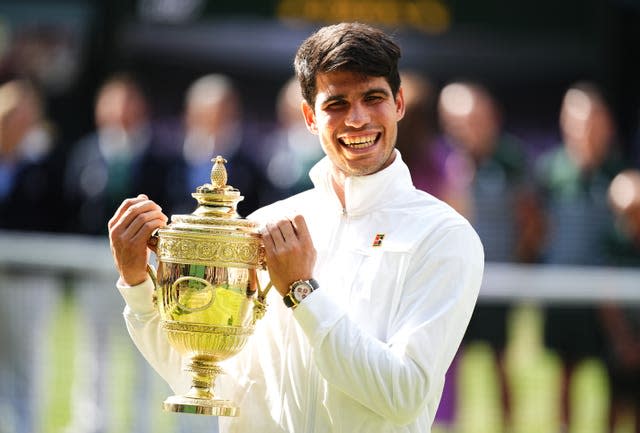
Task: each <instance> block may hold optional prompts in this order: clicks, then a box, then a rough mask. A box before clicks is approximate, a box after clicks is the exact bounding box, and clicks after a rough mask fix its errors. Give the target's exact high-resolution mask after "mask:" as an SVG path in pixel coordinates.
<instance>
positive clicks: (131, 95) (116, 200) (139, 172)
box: [65, 75, 177, 234]
mask: <svg viewBox="0 0 640 433" xmlns="http://www.w3.org/2000/svg"><path fill="white" fill-rule="evenodd" d="M94 108H95V111H94V116H95V123H96V130H95V131H94V132H92V133H91V134H89V135H87V136H86V137H84V138H82V139H81V140H80V141H79V142H78V143H76V144H75V145H74V146H73V148H72V149H71V152H70V154H69V157H68V163H67V170H66V173H65V198H66V200H67V202H68V203H69V209H70V215H69V226H68V229H69V230H70V231H75V232H79V233H85V234H102V233H106V231H107V222H108V220H109V218H110V217H111V215H113V213H114V212H115V210H116V208H117V206H118V205H119V204H120V203H121V202H122V200H124V199H125V198H127V197H131V196H135V195H138V194H140V193H144V194H147V195H148V196H149V197H151V198H152V199H153V200H155V201H156V202H158V203H160V205H161V206H163V207H164V208H165V209H166V210H170V209H171V207H172V206H171V205H172V200H171V197H173V196H175V195H177V192H176V187H175V186H174V184H175V182H174V181H173V180H174V171H173V170H172V168H171V162H172V161H173V159H172V158H171V157H172V156H174V155H172V154H171V150H170V147H169V144H168V143H162V141H159V139H158V137H156V136H154V134H153V130H152V128H151V123H150V119H149V113H148V107H147V100H146V98H145V95H144V94H143V92H142V90H141V88H140V86H139V85H138V83H136V82H135V81H134V80H133V79H132V78H131V77H128V76H126V75H115V76H113V77H111V78H109V79H108V80H106V82H105V83H104V84H103V85H102V86H101V88H100V89H99V91H98V94H97V97H96V101H95V107H94Z"/></svg>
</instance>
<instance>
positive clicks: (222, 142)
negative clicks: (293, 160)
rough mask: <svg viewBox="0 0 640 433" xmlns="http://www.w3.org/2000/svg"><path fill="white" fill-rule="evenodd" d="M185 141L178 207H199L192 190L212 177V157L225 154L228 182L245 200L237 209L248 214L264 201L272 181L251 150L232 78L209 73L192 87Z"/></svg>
mask: <svg viewBox="0 0 640 433" xmlns="http://www.w3.org/2000/svg"><path fill="white" fill-rule="evenodd" d="M184 125H185V131H184V142H183V147H182V159H181V162H180V164H181V175H180V176H181V181H180V182H181V187H182V190H183V192H182V194H181V197H182V202H181V204H180V206H179V207H178V211H180V212H182V213H189V212H191V211H193V210H194V209H195V204H196V202H195V200H194V199H193V198H192V197H191V193H192V192H194V191H195V189H196V187H198V186H200V185H203V184H205V183H208V182H210V179H211V167H212V166H213V163H212V161H211V160H212V158H215V157H216V156H217V155H222V156H223V157H224V158H225V159H226V160H227V164H226V167H227V171H228V173H229V180H228V184H229V185H231V186H233V187H235V188H237V189H239V190H240V192H241V194H242V195H243V196H244V200H243V201H241V202H240V203H239V205H238V213H240V215H242V216H245V215H248V214H249V213H251V212H252V211H254V210H255V209H257V208H258V207H260V206H262V205H264V204H266V200H267V199H266V197H268V194H269V193H270V191H271V187H270V185H269V182H268V180H267V178H266V175H265V174H264V172H263V171H262V170H261V169H260V166H259V165H258V163H257V162H256V161H257V156H256V155H252V154H251V153H250V151H251V149H253V147H252V146H251V144H252V143H251V141H252V137H251V136H250V134H249V132H248V129H247V128H246V127H245V125H244V123H243V110H242V101H241V100H240V95H239V94H238V92H237V89H236V88H235V86H234V84H233V82H232V81H231V80H230V79H229V77H226V76H224V75H221V74H211V75H205V76H203V77H201V78H199V79H197V80H196V81H194V82H193V83H192V84H191V86H190V87H189V89H188V91H187V94H186V100H185V113H184Z"/></svg>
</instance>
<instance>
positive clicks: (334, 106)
mask: <svg viewBox="0 0 640 433" xmlns="http://www.w3.org/2000/svg"><path fill="white" fill-rule="evenodd" d="M346 105H347V103H346V101H344V100H337V101H332V102H330V103H328V104H327V105H325V107H324V109H325V110H328V111H331V110H339V109H341V108H343V107H345V106H346Z"/></svg>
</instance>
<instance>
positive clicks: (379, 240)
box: [371, 233, 384, 247]
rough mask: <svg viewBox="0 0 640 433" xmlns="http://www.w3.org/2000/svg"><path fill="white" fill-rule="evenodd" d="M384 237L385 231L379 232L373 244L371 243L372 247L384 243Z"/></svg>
mask: <svg viewBox="0 0 640 433" xmlns="http://www.w3.org/2000/svg"><path fill="white" fill-rule="evenodd" d="M383 239H384V233H377V234H376V237H375V238H373V244H372V245H371V246H372V247H379V246H380V245H382V240H383Z"/></svg>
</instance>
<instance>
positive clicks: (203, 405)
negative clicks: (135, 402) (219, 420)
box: [163, 395, 239, 416]
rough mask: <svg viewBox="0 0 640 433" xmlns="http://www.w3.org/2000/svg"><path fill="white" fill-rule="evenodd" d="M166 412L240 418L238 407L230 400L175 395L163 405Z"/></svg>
mask: <svg viewBox="0 0 640 433" xmlns="http://www.w3.org/2000/svg"><path fill="white" fill-rule="evenodd" d="M163 407H164V410H165V411H166V412H178V413H192V414H196V415H210V416H238V413H239V411H238V407H237V406H236V405H234V404H233V403H232V402H231V401H229V400H213V399H211V400H210V399H204V398H192V397H186V396H184V395H174V396H172V397H169V398H167V399H166V400H165V401H164V404H163Z"/></svg>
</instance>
